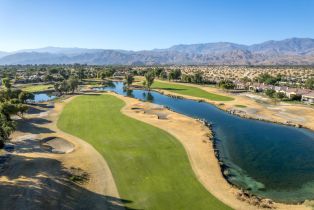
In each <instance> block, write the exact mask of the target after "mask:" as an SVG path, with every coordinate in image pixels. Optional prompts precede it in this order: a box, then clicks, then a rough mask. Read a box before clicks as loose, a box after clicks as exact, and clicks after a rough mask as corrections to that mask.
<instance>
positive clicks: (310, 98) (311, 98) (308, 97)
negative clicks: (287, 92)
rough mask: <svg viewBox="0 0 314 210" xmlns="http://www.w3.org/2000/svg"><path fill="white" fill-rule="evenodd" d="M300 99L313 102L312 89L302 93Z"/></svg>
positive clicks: (313, 92)
mask: <svg viewBox="0 0 314 210" xmlns="http://www.w3.org/2000/svg"><path fill="white" fill-rule="evenodd" d="M301 100H302V101H304V102H306V103H309V104H314V91H311V92H309V93H306V94H304V95H302V99H301Z"/></svg>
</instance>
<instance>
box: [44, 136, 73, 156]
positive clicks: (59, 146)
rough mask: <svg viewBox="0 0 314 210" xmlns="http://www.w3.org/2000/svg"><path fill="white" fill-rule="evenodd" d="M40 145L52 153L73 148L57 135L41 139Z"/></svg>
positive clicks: (70, 150)
mask: <svg viewBox="0 0 314 210" xmlns="http://www.w3.org/2000/svg"><path fill="white" fill-rule="evenodd" d="M41 146H42V147H43V148H44V149H46V150H49V151H50V152H52V153H58V154H65V153H70V152H72V151H73V150H74V145H73V144H72V143H70V142H68V141H67V140H65V139H63V138H59V137H47V138H45V139H43V140H42V143H41Z"/></svg>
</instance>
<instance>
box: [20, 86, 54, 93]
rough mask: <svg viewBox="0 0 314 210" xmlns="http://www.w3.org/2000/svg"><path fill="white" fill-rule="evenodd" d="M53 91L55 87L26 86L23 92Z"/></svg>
mask: <svg viewBox="0 0 314 210" xmlns="http://www.w3.org/2000/svg"><path fill="white" fill-rule="evenodd" d="M50 89H53V85H30V86H25V87H24V88H22V90H23V91H28V92H41V91H46V90H50Z"/></svg>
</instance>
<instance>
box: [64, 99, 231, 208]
mask: <svg viewBox="0 0 314 210" xmlns="http://www.w3.org/2000/svg"><path fill="white" fill-rule="evenodd" d="M124 105H125V103H124V102H123V101H122V100H121V99H118V98H117V97H115V96H112V95H106V94H105V95H95V96H92V95H85V96H79V97H77V98H75V99H73V100H72V101H71V102H69V104H67V105H66V106H65V108H64V110H63V112H62V114H61V116H60V118H59V121H58V127H59V128H60V129H62V130H63V131H65V132H68V133H70V134H72V135H75V136H77V137H79V138H81V139H83V140H85V141H86V142H88V143H90V144H91V145H92V146H93V147H94V148H95V149H97V150H98V152H99V153H100V154H101V155H103V157H104V158H105V159H106V161H107V162H108V164H109V167H110V169H111V171H112V174H113V176H114V179H115V182H116V185H117V187H118V191H119V194H120V196H121V199H126V200H128V201H130V202H126V203H125V206H126V207H127V208H132V209H162V210H164V209H176V210H177V209H178V210H179V209H180V210H181V209H198V210H199V209H215V210H220V209H230V208H229V207H228V206H226V205H225V204H223V203H222V202H220V201H219V200H217V199H216V198H215V197H214V196H213V195H211V194H210V193H209V192H208V191H207V190H206V189H205V188H204V187H203V186H202V184H201V183H200V182H199V181H198V180H197V178H196V176H195V174H194V172H193V171H192V168H191V166H190V163H189V160H188V157H187V154H186V152H185V150H184V148H183V146H182V145H181V143H180V142H179V141H178V140H177V139H176V138H174V137H173V136H171V135H170V134H168V133H167V132H165V131H163V130H161V129H159V128H156V127H154V126H151V125H149V124H146V123H143V122H141V121H138V120H136V119H133V118H130V117H127V116H126V115H124V114H122V113H121V112H120V110H121V109H122V108H123V106H124Z"/></svg>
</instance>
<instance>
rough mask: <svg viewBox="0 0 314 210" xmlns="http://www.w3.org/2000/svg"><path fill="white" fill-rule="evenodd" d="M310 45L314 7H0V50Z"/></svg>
mask: <svg viewBox="0 0 314 210" xmlns="http://www.w3.org/2000/svg"><path fill="white" fill-rule="evenodd" d="M290 37H309V38H314V0H189V1H188V0H155V1H153V0H110V1H107V0H85V1H83V0H0V51H12V50H17V49H25V48H38V47H45V46H58V47H84V48H106V49H127V50H142V49H153V48H166V47H169V46H171V45H174V44H191V43H206V42H217V41H228V42H236V43H240V44H252V43H259V42H263V41H266V40H281V39H285V38H290Z"/></svg>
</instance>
